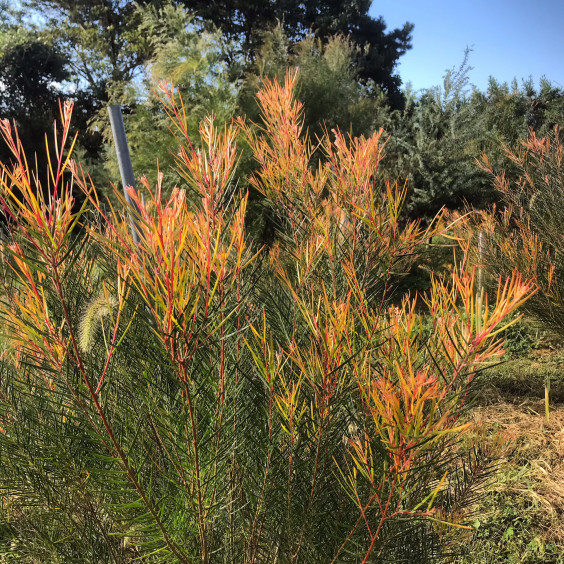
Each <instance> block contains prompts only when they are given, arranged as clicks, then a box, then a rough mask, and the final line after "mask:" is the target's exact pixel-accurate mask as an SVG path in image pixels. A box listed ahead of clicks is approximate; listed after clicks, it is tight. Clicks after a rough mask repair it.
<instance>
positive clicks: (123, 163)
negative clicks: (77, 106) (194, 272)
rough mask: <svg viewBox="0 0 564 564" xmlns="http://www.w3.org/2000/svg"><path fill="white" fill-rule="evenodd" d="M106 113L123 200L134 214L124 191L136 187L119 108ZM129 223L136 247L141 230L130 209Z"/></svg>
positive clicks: (109, 109) (110, 109) (113, 106)
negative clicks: (114, 149)
mask: <svg viewBox="0 0 564 564" xmlns="http://www.w3.org/2000/svg"><path fill="white" fill-rule="evenodd" d="M108 113H109V114H110V124H111V126H112V133H113V136H114V143H115V146H116V154H117V160H118V164H119V172H120V175H121V183H122V184H123V193H124V195H125V200H126V202H127V203H128V204H129V206H131V208H132V209H133V210H134V212H138V211H139V209H138V207H137V206H136V204H135V202H134V201H133V200H132V199H131V198H130V197H129V194H128V193H127V191H126V190H125V188H126V187H127V186H132V187H133V188H134V189H136V187H135V175H134V174H133V165H132V164H131V156H130V154H129V146H128V144H127V136H126V134H125V126H124V124H123V117H122V115H121V106H118V105H115V104H113V105H110V106H108ZM129 221H130V223H131V235H132V237H133V242H134V243H135V244H136V245H138V244H139V234H140V232H141V229H140V226H139V225H138V223H137V221H136V220H135V217H134V216H133V214H132V211H131V209H130V210H129Z"/></svg>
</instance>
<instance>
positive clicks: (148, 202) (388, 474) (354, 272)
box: [0, 74, 530, 563]
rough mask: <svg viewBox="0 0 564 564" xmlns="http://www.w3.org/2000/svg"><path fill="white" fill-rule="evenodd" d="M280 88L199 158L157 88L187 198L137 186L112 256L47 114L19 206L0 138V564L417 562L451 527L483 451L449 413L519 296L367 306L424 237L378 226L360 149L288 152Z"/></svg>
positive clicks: (449, 293) (298, 129) (19, 178)
mask: <svg viewBox="0 0 564 564" xmlns="http://www.w3.org/2000/svg"><path fill="white" fill-rule="evenodd" d="M295 79H296V76H295V74H289V75H288V76H287V78H286V80H285V82H284V83H283V84H279V83H278V82H276V81H274V82H270V81H265V85H264V88H263V89H262V90H261V91H260V92H259V94H258V100H259V104H260V107H261V112H262V121H261V123H260V124H258V125H257V126H255V127H251V125H250V124H248V123H246V122H244V121H240V122H238V123H232V124H230V125H225V126H224V125H221V126H218V125H217V124H216V123H215V121H214V119H213V118H207V119H205V120H204V121H203V122H202V124H201V126H200V143H199V144H198V146H199V147H200V148H199V149H196V148H195V145H194V144H193V143H192V142H191V138H190V135H189V132H188V128H187V120H186V112H185V108H184V106H183V104H182V101H181V99H180V98H179V97H178V93H177V92H176V91H175V90H174V89H172V88H171V87H169V88H165V90H164V92H163V97H164V98H166V100H167V105H166V108H167V111H168V112H169V114H170V117H171V118H172V123H173V127H175V128H176V132H177V135H178V137H179V138H180V139H182V140H183V142H182V146H181V149H180V151H179V153H178V157H177V168H178V174H179V175H180V176H181V177H182V178H183V179H184V181H185V182H186V183H187V185H189V186H190V187H191V189H192V190H195V191H196V193H197V194H198V199H197V201H196V204H194V205H191V204H190V205H189V202H188V199H187V197H186V193H185V191H184V190H180V189H178V188H176V189H174V190H173V191H172V193H171V194H170V196H168V197H164V195H163V190H162V187H163V179H162V178H163V177H162V175H159V177H158V180H157V183H156V185H154V186H152V185H151V184H150V183H149V181H148V180H146V179H141V182H140V185H141V191H142V193H143V196H144V197H143V198H141V196H140V195H138V194H137V193H136V192H135V191H134V190H133V189H131V188H129V194H130V195H131V197H132V198H133V199H134V201H135V207H134V208H129V213H130V214H134V215H135V220H136V224H137V226H138V230H139V237H140V242H139V245H138V246H136V244H135V243H134V240H133V236H132V234H131V232H130V230H129V221H128V220H127V218H126V217H125V216H124V215H123V213H121V212H120V211H119V210H118V209H116V208H111V207H110V212H108V213H106V212H105V211H104V210H105V207H103V205H102V204H101V202H100V200H99V198H98V196H97V193H96V190H95V187H94V186H93V185H92V183H91V182H90V181H89V178H88V176H87V175H86V174H85V173H84V172H83V171H82V169H81V167H80V166H79V165H78V164H77V163H76V162H74V161H72V160H69V159H70V152H71V149H72V143H70V144H71V147H70V148H69V149H68V150H67V149H65V147H66V146H67V142H68V141H69V139H68V138H67V137H68V131H69V126H70V118H71V110H72V105H71V104H68V103H67V104H64V105H63V106H62V112H61V118H62V122H63V135H62V137H61V136H59V137H58V138H56V139H55V142H56V150H55V151H53V158H52V160H51V162H52V163H53V166H52V168H51V173H50V175H49V178H50V181H49V186H48V188H49V189H48V190H46V191H45V192H44V191H43V190H36V188H37V187H36V185H35V181H34V179H33V177H32V176H31V174H30V172H29V169H28V166H27V163H26V161H25V156H24V153H23V149H22V147H21V143H20V142H19V139H18V136H17V132H15V131H13V130H12V129H11V127H10V125H9V124H8V123H7V122H2V133H3V136H4V139H5V141H6V142H7V143H8V145H9V146H10V148H11V150H12V153H13V155H14V162H15V165H14V166H13V167H8V166H4V167H3V175H2V180H1V194H0V204H1V205H2V207H3V209H4V212H5V213H6V214H7V215H8V216H9V217H10V226H11V231H10V234H9V237H8V239H7V240H6V241H3V242H2V253H3V255H4V257H6V261H5V263H4V266H3V268H4V275H5V277H4V280H5V282H4V284H5V285H4V290H3V293H2V300H1V304H2V307H1V312H2V313H1V315H2V321H3V325H4V327H5V333H6V335H7V342H6V346H5V348H4V350H3V352H2V358H1V364H0V370H1V372H0V428H1V429H0V492H1V494H2V495H1V498H0V551H1V552H0V553H1V554H2V555H3V556H6V557H13V558H16V559H18V560H20V561H23V562H25V561H27V562H32V561H36V560H38V559H39V560H42V561H72V560H80V561H86V562H129V561H131V560H132V559H133V558H139V559H143V560H144V561H147V562H161V561H162V562H164V561H166V562H181V563H189V562H202V563H209V562H249V563H250V562H273V561H278V562H308V563H309V562H347V561H362V562H368V561H373V560H374V559H388V560H392V561H401V560H405V559H412V560H416V561H418V562H425V561H431V560H433V559H435V558H437V557H438V556H439V555H440V553H441V550H442V549H443V548H444V547H445V546H447V545H444V544H441V540H444V539H445V538H446V537H445V535H446V536H448V530H450V529H452V528H455V530H456V531H460V530H461V528H462V530H467V529H468V525H467V520H468V519H469V513H468V509H469V506H471V504H472V503H473V499H474V498H473V495H474V494H475V493H476V492H477V488H478V486H479V484H480V483H481V481H482V480H483V477H484V475H485V474H486V471H487V465H488V457H487V456H486V454H487V453H485V454H484V456H482V455H480V453H479V452H477V451H476V450H475V449H471V450H470V451H469V452H464V450H463V449H461V446H460V445H458V446H457V445H456V443H457V442H458V441H459V439H460V438H461V437H462V436H463V435H464V433H465V432H466V431H467V430H468V429H469V424H468V423H466V422H465V421H464V419H463V412H464V410H465V408H466V406H467V405H468V402H469V399H470V398H471V396H472V390H473V387H474V382H475V376H476V374H477V372H479V371H480V370H481V369H482V368H484V367H485V366H487V365H488V363H489V362H490V361H491V360H492V359H495V358H497V357H498V356H499V355H500V354H502V344H501V342H500V340H499V338H498V334H499V330H500V324H501V323H502V322H503V320H504V319H505V318H506V317H507V316H508V315H509V314H510V313H511V312H512V311H514V310H515V308H516V307H517V306H518V305H519V304H521V303H522V302H523V300H524V299H525V298H526V296H527V294H528V292H529V290H530V286H529V285H528V284H525V283H523V282H522V280H521V278H520V277H519V276H518V275H516V274H514V275H512V276H511V277H510V278H509V279H508V280H507V281H503V282H501V283H500V289H499V293H498V295H497V298H496V299H495V300H493V301H492V303H491V305H490V307H488V306H487V304H483V303H482V301H481V300H479V299H476V297H475V292H474V276H473V274H472V273H471V272H465V271H464V270H462V269H455V270H454V271H453V272H452V273H451V274H452V276H451V278H450V279H443V280H441V279H435V280H434V282H433V285H432V288H431V290H430V292H429V293H428V294H427V295H426V296H425V297H423V298H421V297H416V296H406V298H405V299H404V300H403V302H402V303H401V304H400V305H399V306H397V305H396V306H392V305H390V301H389V293H390V288H391V285H392V284H393V280H394V275H395V272H396V270H397V269H405V268H406V267H407V266H409V264H410V262H411V261H413V259H414V257H415V256H417V253H418V250H419V249H420V248H421V247H422V246H424V245H425V243H426V241H427V240H428V239H429V237H432V236H436V235H439V234H441V233H443V231H444V229H445V228H444V227H443V226H442V224H441V222H440V218H437V220H436V221H434V222H432V223H431V224H430V225H426V226H422V225H421V224H420V223H418V222H406V221H404V220H402V219H400V215H401V210H402V205H403V203H404V200H405V192H404V191H403V190H401V189H400V188H398V186H397V185H393V184H390V183H385V182H382V181H381V180H380V178H379V175H378V167H379V164H380V160H381V158H382V143H381V133H377V134H376V135H374V136H372V137H370V138H364V137H361V138H354V139H347V138H346V137H345V136H344V135H342V134H341V133H339V132H336V133H335V135H334V137H333V138H329V137H325V138H324V139H323V140H322V141H321V142H320V143H316V144H315V145H314V144H312V142H311V141H310V139H309V137H308V136H307V132H305V131H304V130H303V116H302V106H301V104H300V103H299V102H297V101H296V100H295V99H294V95H293V89H294V85H295ZM238 135H244V136H245V137H246V140H247V143H248V144H249V146H250V147H251V148H252V151H253V154H254V156H255V158H256V160H257V169H256V173H255V174H254V175H253V177H252V178H251V179H250V183H251V184H252V185H253V186H255V187H256V189H257V190H260V191H261V192H262V193H263V194H264V196H265V197H266V198H267V199H268V201H269V202H270V205H271V206H272V209H273V210H274V211H275V213H276V214H277V218H278V224H279V225H280V229H281V233H280V237H279V239H278V241H277V243H276V245H275V246H274V247H273V248H272V249H270V251H269V252H266V250H262V251H260V250H259V251H256V250H255V249H254V248H252V247H249V245H248V244H247V241H246V235H245V222H244V216H245V207H246V202H247V196H246V194H242V193H240V192H239V191H238V189H237V187H236V185H235V184H234V182H233V178H234V171H235V167H236V164H237V159H238V149H237V138H238ZM315 151H323V152H324V153H325V156H326V159H324V160H320V159H316V158H314V152H315ZM312 163H315V166H313V165H312ZM324 163H325V164H324ZM73 185H75V186H78V187H80V188H81V189H82V190H83V192H84V194H85V196H86V199H85V203H84V205H83V206H82V208H81V209H80V210H79V211H73V197H72V190H71V189H72V187H73ZM44 193H49V194H50V196H49V197H44V196H43V194H44ZM121 203H122V205H125V201H124V198H123V197H121ZM420 307H423V308H424V309H426V310H428V316H427V317H426V318H425V319H424V320H423V321H422V319H421V317H420V315H419V313H418V308H420ZM429 323H431V324H432V332H431V334H429V330H428V324H429ZM470 494H472V495H470ZM445 527H446V528H445ZM465 527H466V529H465Z"/></svg>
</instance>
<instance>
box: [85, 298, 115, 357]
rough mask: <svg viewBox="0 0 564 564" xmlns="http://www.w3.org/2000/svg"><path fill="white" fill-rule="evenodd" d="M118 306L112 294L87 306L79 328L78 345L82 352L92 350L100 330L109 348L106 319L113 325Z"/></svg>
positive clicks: (93, 300) (95, 299) (94, 300)
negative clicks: (105, 325) (105, 326)
mask: <svg viewBox="0 0 564 564" xmlns="http://www.w3.org/2000/svg"><path fill="white" fill-rule="evenodd" d="M117 304H118V302H117V299H116V298H115V297H114V296H112V295H111V294H106V293H103V294H101V295H100V296H98V297H97V298H94V299H92V301H90V302H89V303H88V304H87V306H86V308H85V309H84V312H83V314H82V318H81V320H80V324H79V328H78V345H79V347H80V350H81V351H82V352H84V353H88V352H90V351H91V350H92V346H93V345H94V342H95V338H96V335H97V334H98V332H99V331H100V330H102V332H103V333H104V342H105V343H106V346H107V336H106V330H105V329H104V318H109V319H110V323H112V321H113V311H114V310H115V308H116V306H117ZM112 325H113V323H112Z"/></svg>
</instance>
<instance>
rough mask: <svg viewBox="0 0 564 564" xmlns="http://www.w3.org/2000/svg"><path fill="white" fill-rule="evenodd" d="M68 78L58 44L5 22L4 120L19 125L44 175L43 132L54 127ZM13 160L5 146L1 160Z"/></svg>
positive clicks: (0, 97) (1, 64)
mask: <svg viewBox="0 0 564 564" xmlns="http://www.w3.org/2000/svg"><path fill="white" fill-rule="evenodd" d="M68 78H69V73H68V70H67V68H66V61H65V57H64V55H63V53H62V52H61V50H60V49H59V48H58V46H57V45H55V44H53V43H51V42H49V41H48V40H47V39H45V38H44V37H42V35H41V34H40V33H38V32H36V31H34V30H29V29H25V28H23V27H21V26H19V25H17V24H16V23H14V22H12V23H10V24H8V23H7V22H5V25H4V26H3V29H2V30H1V31H0V85H2V87H1V88H0V117H1V118H3V119H9V120H10V121H13V122H15V124H16V125H17V126H18V130H19V131H20V137H21V140H22V142H23V143H24V144H25V145H26V146H27V147H28V148H29V154H30V156H32V155H37V159H38V161H37V168H38V170H39V171H40V172H41V173H43V172H45V171H46V159H45V157H44V147H45V141H44V138H43V132H45V131H48V130H51V128H52V124H53V120H54V118H55V116H56V115H57V112H58V102H57V100H58V98H59V96H60V94H61V83H63V82H65V81H66V80H67V79H68ZM40 132H41V133H40ZM10 158H11V154H10V152H9V151H8V150H7V148H6V147H5V146H2V147H1V148H0V160H1V161H2V162H7V161H9V160H10ZM30 164H31V165H32V164H33V163H30ZM34 168H35V167H34Z"/></svg>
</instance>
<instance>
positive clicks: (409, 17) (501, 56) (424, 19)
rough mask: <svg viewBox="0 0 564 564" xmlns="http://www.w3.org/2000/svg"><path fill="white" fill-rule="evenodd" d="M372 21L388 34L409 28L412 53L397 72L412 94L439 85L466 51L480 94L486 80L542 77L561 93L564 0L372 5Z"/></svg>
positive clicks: (405, 0)
mask: <svg viewBox="0 0 564 564" xmlns="http://www.w3.org/2000/svg"><path fill="white" fill-rule="evenodd" d="M370 15H372V16H373V17H378V16H382V17H383V18H384V21H385V22H386V24H387V26H388V30H390V29H395V28H396V27H400V26H402V25H403V24H404V23H405V22H406V21H409V22H411V23H413V24H414V25H415V29H414V31H413V41H412V43H413V49H411V50H410V51H408V52H407V53H406V54H405V55H404V56H403V57H401V58H400V63H399V65H398V67H397V72H398V73H399V74H400V76H401V77H402V80H403V82H404V84H406V83H407V82H411V83H412V86H413V88H414V89H415V90H419V89H421V88H427V87H430V86H436V85H440V84H442V77H443V75H444V73H445V70H446V69H449V68H452V67H458V66H459V65H460V63H461V62H462V59H463V57H464V50H465V48H466V47H470V48H472V49H473V51H472V53H471V54H470V60H469V62H470V66H472V67H474V68H473V70H472V71H471V72H470V75H469V76H470V82H471V83H472V84H475V85H476V86H477V87H478V88H479V89H480V90H485V89H486V88H487V85H488V77H489V76H493V77H494V78H496V79H497V80H498V81H501V82H511V81H512V80H513V78H517V80H518V81H519V83H521V79H528V78H529V77H531V78H532V79H533V81H534V82H535V84H536V85H538V81H539V79H540V78H541V77H542V76H545V77H546V78H547V79H549V80H550V81H551V82H552V83H553V84H554V85H555V86H559V87H561V88H564V0H527V1H525V0H451V1H448V0H432V1H426V0H374V1H373V3H372V7H371V8H370Z"/></svg>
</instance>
